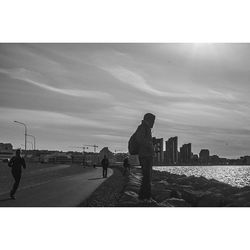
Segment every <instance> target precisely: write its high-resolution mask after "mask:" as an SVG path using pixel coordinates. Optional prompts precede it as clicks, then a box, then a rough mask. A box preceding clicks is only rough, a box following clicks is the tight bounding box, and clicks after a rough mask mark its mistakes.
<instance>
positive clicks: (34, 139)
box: [27, 134, 36, 150]
mask: <svg viewBox="0 0 250 250" xmlns="http://www.w3.org/2000/svg"><path fill="white" fill-rule="evenodd" d="M27 136H30V137H32V138H33V141H34V150H36V137H35V136H34V135H28V134H27Z"/></svg>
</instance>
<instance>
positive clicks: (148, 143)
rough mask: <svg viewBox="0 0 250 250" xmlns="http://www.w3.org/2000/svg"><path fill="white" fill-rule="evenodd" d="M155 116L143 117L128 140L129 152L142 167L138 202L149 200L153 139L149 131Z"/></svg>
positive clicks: (149, 114) (148, 114) (147, 115)
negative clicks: (136, 156) (136, 157)
mask: <svg viewBox="0 0 250 250" xmlns="http://www.w3.org/2000/svg"><path fill="white" fill-rule="evenodd" d="M154 122H155V116H154V115H153V114H151V113H147V114H145V115H144V118H143V120H142V122H141V124H140V125H139V126H138V128H137V130H136V132H135V133H134V134H133V135H132V136H131V138H130V140H129V152H130V154H132V155H135V154H137V155H138V156H139V162H140V165H141V167H142V182H141V187H140V191H139V199H140V200H151V178H152V166H153V155H154V147H153V138H152V134H151V129H152V128H153V126H154Z"/></svg>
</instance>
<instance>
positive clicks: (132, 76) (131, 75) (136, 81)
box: [99, 65, 235, 101]
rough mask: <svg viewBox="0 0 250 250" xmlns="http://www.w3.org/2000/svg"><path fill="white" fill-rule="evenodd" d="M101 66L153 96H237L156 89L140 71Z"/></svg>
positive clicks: (226, 97)
mask: <svg viewBox="0 0 250 250" xmlns="http://www.w3.org/2000/svg"><path fill="white" fill-rule="evenodd" d="M99 67H100V68H101V69H102V70H104V71H106V72H108V73H109V74H111V75H112V76H113V77H115V78H116V79H118V80H119V81H121V82H123V83H125V84H127V85H130V86H131V87H133V88H136V89H138V90H140V91H142V92H144V93H148V94H150V95H153V96H158V97H169V98H179V99H181V98H193V99H198V100H203V99H211V100H226V101H228V100H230V101H232V100H235V97H234V96H233V94H232V93H221V92H219V91H214V90H210V89H207V91H204V92H203V93H197V94H196V93H194V90H192V92H189V91H182V92H181V91H178V92H173V91H163V90H158V89H155V88H153V87H152V86H151V84H149V83H148V81H147V80H146V79H145V77H143V76H142V75H141V74H139V73H138V72H136V71H134V70H131V69H128V68H125V67H123V66H116V65H109V66H104V65H101V66H100V65H99Z"/></svg>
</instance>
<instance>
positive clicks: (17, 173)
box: [10, 169, 22, 195]
mask: <svg viewBox="0 0 250 250" xmlns="http://www.w3.org/2000/svg"><path fill="white" fill-rule="evenodd" d="M11 173H12V176H13V177H14V179H15V182H14V184H13V187H12V189H11V192H10V194H11V195H14V194H15V193H16V191H17V189H18V186H19V183H20V180H21V176H22V171H20V170H15V169H12V170H11Z"/></svg>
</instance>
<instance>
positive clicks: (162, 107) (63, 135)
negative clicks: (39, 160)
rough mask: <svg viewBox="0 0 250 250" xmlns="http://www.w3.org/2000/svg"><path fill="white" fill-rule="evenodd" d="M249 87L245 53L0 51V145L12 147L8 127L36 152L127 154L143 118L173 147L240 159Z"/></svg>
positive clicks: (53, 47)
mask: <svg viewBox="0 0 250 250" xmlns="http://www.w3.org/2000/svg"><path fill="white" fill-rule="evenodd" d="M249 80H250V45H248V44H0V87H1V88H0V129H1V130H0V132H1V133H0V142H11V143H12V144H13V145H14V147H20V146H21V144H22V143H23V141H24V135H23V128H22V126H20V125H18V124H15V123H14V122H13V121H14V120H18V121H21V122H24V123H26V124H27V125H28V133H30V134H33V135H35V136H36V138H37V147H38V148H40V149H60V150H66V151H68V150H75V149H76V150H77V148H73V147H74V146H81V145H84V144H97V145H99V148H98V149H101V148H102V147H103V146H108V147H109V148H110V149H111V150H113V151H114V150H121V151H127V142H128V139H129V136H130V135H131V134H132V133H133V132H134V130H135V129H136V127H137V126H138V125H139V123H140V122H141V119H142V117H143V114H144V113H146V112H152V113H154V114H155V115H156V123H155V127H154V129H153V135H154V136H157V137H163V138H164V139H165V140H166V139H167V138H169V137H171V136H178V140H179V147H180V146H181V145H182V144H183V143H188V142H191V143H192V151H193V152H194V153H198V152H199V151H200V149H201V148H208V149H209V150H210V152H211V154H218V155H220V156H226V157H238V156H241V155H247V154H248V155H250V115H249V108H250V100H249V93H250V85H249ZM29 140H30V139H29ZM28 146H29V147H30V145H29V144H28Z"/></svg>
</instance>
